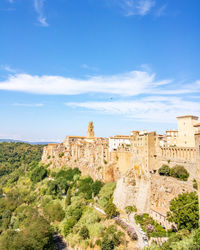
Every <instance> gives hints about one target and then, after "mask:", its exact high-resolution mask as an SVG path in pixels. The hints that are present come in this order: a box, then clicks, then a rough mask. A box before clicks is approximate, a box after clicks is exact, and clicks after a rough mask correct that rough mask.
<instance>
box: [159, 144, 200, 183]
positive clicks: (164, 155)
mask: <svg viewBox="0 0 200 250" xmlns="http://www.w3.org/2000/svg"><path fill="white" fill-rule="evenodd" d="M159 162H160V163H159V165H158V168H160V167H161V166H162V165H163V164H166V165H168V166H169V167H174V166H175V165H181V166H183V167H184V168H185V169H187V171H188V172H189V174H190V177H189V179H190V180H193V179H196V167H197V161H196V149H195V148H182V147H181V148H180V147H168V148H167V147H165V148H164V147H162V148H160V158H159Z"/></svg>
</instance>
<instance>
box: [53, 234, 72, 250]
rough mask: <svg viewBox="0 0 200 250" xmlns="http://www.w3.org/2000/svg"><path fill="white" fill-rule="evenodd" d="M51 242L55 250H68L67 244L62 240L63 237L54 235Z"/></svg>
mask: <svg viewBox="0 0 200 250" xmlns="http://www.w3.org/2000/svg"><path fill="white" fill-rule="evenodd" d="M53 241H54V244H55V247H56V250H68V248H67V244H66V242H65V240H64V239H63V236H62V235H60V234H54V236H53Z"/></svg>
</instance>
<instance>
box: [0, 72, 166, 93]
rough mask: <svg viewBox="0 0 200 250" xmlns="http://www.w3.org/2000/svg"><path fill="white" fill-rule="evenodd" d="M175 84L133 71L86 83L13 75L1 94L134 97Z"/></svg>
mask: <svg viewBox="0 0 200 250" xmlns="http://www.w3.org/2000/svg"><path fill="white" fill-rule="evenodd" d="M170 82H171V80H161V81H157V80H156V79H155V74H149V73H147V72H145V71H131V72H128V73H125V74H119V75H111V76H95V77H93V76H91V77H89V78H88V79H86V80H81V79H73V78H66V77H62V76H46V75H44V76H32V75H28V74H15V75H10V76H9V78H8V79H7V80H6V81H2V82H0V90H10V91H20V92H27V93H35V94H49V95H77V94H85V93H108V94H116V95H121V96H134V95H139V94H144V93H151V92H154V91H158V90H159V88H161V87H162V86H165V85H167V84H169V83H170Z"/></svg>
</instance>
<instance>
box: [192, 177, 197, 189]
mask: <svg viewBox="0 0 200 250" xmlns="http://www.w3.org/2000/svg"><path fill="white" fill-rule="evenodd" d="M193 188H194V189H196V190H197V189H198V185H197V181H196V180H195V179H194V180H193Z"/></svg>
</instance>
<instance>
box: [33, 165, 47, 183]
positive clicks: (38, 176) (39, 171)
mask: <svg viewBox="0 0 200 250" xmlns="http://www.w3.org/2000/svg"><path fill="white" fill-rule="evenodd" d="M45 177H47V170H46V168H45V167H44V166H39V167H37V168H35V169H34V170H33V171H32V173H31V181H32V182H33V183H37V182H39V181H41V180H43V179H44V178H45Z"/></svg>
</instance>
